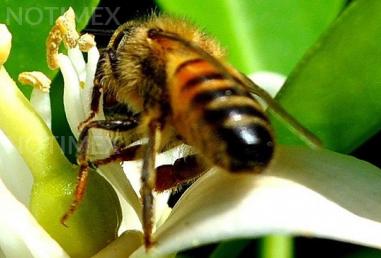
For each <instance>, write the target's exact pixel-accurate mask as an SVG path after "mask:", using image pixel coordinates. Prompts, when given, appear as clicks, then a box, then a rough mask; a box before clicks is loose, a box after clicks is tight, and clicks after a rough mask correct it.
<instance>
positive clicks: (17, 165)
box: [0, 130, 33, 207]
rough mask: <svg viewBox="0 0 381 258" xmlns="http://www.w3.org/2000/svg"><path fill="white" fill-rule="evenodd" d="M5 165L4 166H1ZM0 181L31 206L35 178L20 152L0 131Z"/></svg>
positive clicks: (19, 199)
mask: <svg viewBox="0 0 381 258" xmlns="http://www.w3.org/2000/svg"><path fill="white" fill-rule="evenodd" d="M1 164H3V166H1ZM0 180H2V181H3V182H4V184H5V185H6V186H7V188H8V189H9V190H10V191H11V192H12V193H13V195H14V196H15V197H16V198H17V200H18V201H20V202H22V203H23V204H24V205H25V206H26V207H27V206H28V205H29V200H30V193H31V191H32V183H33V177H32V174H31V172H30V170H29V168H28V166H27V165H26V163H25V161H24V160H23V159H22V157H21V156H20V154H19V152H18V151H17V150H16V148H15V147H14V146H13V144H12V143H11V142H10V141H9V139H8V137H7V136H6V135H5V134H4V133H3V131H1V130H0Z"/></svg>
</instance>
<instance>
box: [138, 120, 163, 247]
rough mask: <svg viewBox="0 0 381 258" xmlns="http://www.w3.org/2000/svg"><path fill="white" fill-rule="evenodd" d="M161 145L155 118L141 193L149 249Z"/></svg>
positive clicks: (144, 159)
mask: <svg viewBox="0 0 381 258" xmlns="http://www.w3.org/2000/svg"><path fill="white" fill-rule="evenodd" d="M159 145H160V123H159V122H157V121H156V120H153V121H151V122H150V123H149V125H148V143H147V145H146V148H145V151H144V154H143V167H142V175H141V180H142V186H141V189H140V195H141V196H142V201H143V231H144V245H145V247H146V248H147V249H148V248H150V247H151V246H152V244H153V241H152V229H153V217H154V211H153V208H154V207H153V202H154V199H153V189H154V188H155V182H156V173H155V156H156V153H157V151H158V147H159Z"/></svg>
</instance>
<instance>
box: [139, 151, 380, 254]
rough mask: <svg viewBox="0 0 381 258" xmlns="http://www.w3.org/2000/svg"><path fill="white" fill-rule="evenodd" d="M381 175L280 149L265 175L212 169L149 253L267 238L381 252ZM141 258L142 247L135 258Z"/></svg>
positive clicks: (361, 165)
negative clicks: (319, 240) (287, 236)
mask: <svg viewBox="0 0 381 258" xmlns="http://www.w3.org/2000/svg"><path fill="white" fill-rule="evenodd" d="M380 199H381V171H380V170H379V169H378V168H376V167H374V166H372V165H370V164H368V163H366V162H363V161H360V160H357V159H355V158H352V157H350V156H346V155H341V154H337V153H334V152H330V151H325V150H320V151H313V150H309V149H305V148H300V147H279V150H278V156H277V158H276V159H275V161H274V162H273V164H272V165H271V167H270V168H269V169H268V171H267V175H260V176H255V175H231V174H228V173H224V172H221V171H217V170H212V171H211V172H209V173H207V174H206V175H204V176H203V177H201V178H200V179H199V180H198V181H196V182H195V184H194V185H193V186H192V187H191V188H190V189H189V190H188V191H187V192H186V193H185V194H184V195H183V197H182V198H181V199H180V200H179V202H178V203H177V205H176V206H175V208H174V209H173V211H172V213H171V215H170V216H169V218H168V220H167V221H166V222H165V223H164V225H163V226H162V227H160V228H159V229H158V231H157V233H156V236H155V238H156V240H157V242H156V245H155V247H154V248H153V249H152V250H151V252H150V253H149V254H148V255H149V256H150V257H157V256H162V255H166V254H170V253H174V252H177V251H179V250H183V249H187V248H192V247H196V246H199V245H202V244H207V243H211V242H216V241H221V240H225V239H231V238H247V237H256V236H261V235H265V234H269V233H292V234H298V235H306V236H318V237H323V238H331V239H336V240H342V241H348V242H352V243H357V244H363V245H367V246H371V247H376V248H381V239H380V237H379V236H380V235H381V223H380V221H381V206H380V205H379V200H380ZM141 256H145V254H144V249H143V248H140V249H139V250H138V251H137V252H135V253H134V255H133V256H132V257H141Z"/></svg>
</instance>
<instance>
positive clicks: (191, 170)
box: [155, 155, 210, 192]
mask: <svg viewBox="0 0 381 258" xmlns="http://www.w3.org/2000/svg"><path fill="white" fill-rule="evenodd" d="M209 168H210V167H209V166H208V165H206V164H205V162H203V161H202V159H200V158H199V157H198V156H197V155H189V156H185V157H182V158H179V159H177V160H176V161H175V162H174V163H173V165H162V166H159V167H157V168H156V184H155V191H157V192H162V191H164V190H167V189H171V188H174V187H176V186H178V185H181V184H183V183H186V182H189V181H190V180H192V179H195V178H197V177H199V176H200V175H202V174H203V173H205V172H206V171H208V170H209Z"/></svg>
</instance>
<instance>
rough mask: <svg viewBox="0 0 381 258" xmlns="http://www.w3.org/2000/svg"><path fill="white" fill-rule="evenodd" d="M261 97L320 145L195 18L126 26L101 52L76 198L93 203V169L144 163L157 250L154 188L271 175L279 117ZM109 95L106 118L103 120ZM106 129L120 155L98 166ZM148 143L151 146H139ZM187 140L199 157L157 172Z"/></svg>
mask: <svg viewBox="0 0 381 258" xmlns="http://www.w3.org/2000/svg"><path fill="white" fill-rule="evenodd" d="M252 94H256V95H258V96H259V97H261V98H262V99H263V100H264V101H265V102H266V103H267V104H268V105H269V106H270V108H271V109H272V110H273V111H275V113H276V114H278V115H280V116H281V117H282V118H284V119H285V120H287V122H288V123H289V124H290V125H291V126H292V127H293V128H294V129H296V130H298V131H299V132H301V135H303V136H304V137H305V138H306V139H307V140H308V141H309V142H311V143H312V144H317V140H316V139H315V138H314V136H313V135H311V134H310V133H309V132H308V131H307V130H306V129H304V128H303V127H302V126H300V125H299V124H298V123H297V122H296V121H295V120H294V119H293V118H292V117H290V116H289V115H288V114H287V113H286V112H285V111H284V110H283V109H282V108H281V107H280V106H279V105H278V104H277V103H276V102H275V101H273V100H272V99H271V97H270V96H269V95H268V94H267V93H266V92H264V91H263V90H262V89H260V88H259V87H258V86H256V85H255V84H254V83H253V82H252V81H250V80H249V79H248V78H247V77H245V76H244V75H242V74H241V73H240V72H238V71H237V70H236V69H234V68H233V67H232V66H231V65H229V64H228V63H227V62H226V61H225V59H224V51H223V50H222V48H221V47H220V46H219V44H218V43H217V42H216V41H215V40H214V39H212V38H211V37H209V36H207V35H206V34H204V33H203V32H202V31H200V30H199V29H198V28H197V27H195V26H193V25H192V24H190V23H189V22H187V21H184V20H181V19H176V18H172V17H168V16H152V17H149V18H148V19H145V20H135V21H130V22H127V23H125V24H123V25H121V26H120V27H119V28H118V29H117V30H116V31H115V32H114V34H113V36H112V37H111V40H110V42H109V44H108V46H107V48H106V49H104V50H103V51H102V53H101V58H100V60H99V62H98V65H97V70H96V74H95V79H94V89H93V93H92V100H91V114H90V116H89V117H88V118H87V119H86V120H85V121H84V122H83V123H82V124H81V125H80V127H81V128H82V131H81V134H80V136H79V140H78V156H77V161H78V163H79V165H80V171H79V180H78V185H77V187H76V194H75V200H74V201H73V203H72V205H71V207H70V209H69V210H68V212H67V213H66V214H65V215H64V217H63V218H62V222H64V221H65V220H67V218H68V217H69V216H70V215H71V214H72V213H73V212H74V211H75V209H76V208H77V206H78V204H79V203H80V201H81V200H82V198H83V195H84V192H85V188H86V182H87V175H88V170H89V167H90V166H99V165H101V164H107V163H109V162H115V161H127V160H134V159H142V160H143V167H142V174H141V180H142V188H141V196H142V202H143V213H142V214H143V230H144V243H145V246H146V247H147V248H149V247H150V246H152V244H153V243H154V240H153V239H152V228H153V216H154V212H153V201H154V199H153V194H152V193H153V191H164V190H167V189H171V188H174V187H176V186H178V185H179V184H182V183H184V182H188V181H190V180H193V179H194V178H197V177H198V176H200V175H201V174H202V173H204V172H205V171H207V170H208V169H209V168H210V167H212V166H217V167H219V168H221V169H222V170H225V171H227V172H229V173H261V172H262V171H263V170H264V169H265V168H266V167H267V166H268V164H269V163H270V162H271V160H272V157H273V153H274V147H275V144H274V136H273V132H272V129H271V125H270V121H269V119H268V117H267V116H266V114H265V113H264V110H263V108H262V107H261V106H260V105H259V103H258V101H257V100H256V99H255V98H254V97H253V95H252ZM101 98H103V110H104V113H105V120H93V118H94V117H95V115H96V114H97V113H98V112H99V110H100V103H101ZM94 129H101V130H106V131H108V132H109V135H110V137H111V139H112V140H113V142H114V145H115V150H114V153H113V154H111V155H110V156H109V157H107V158H104V159H99V160H89V157H88V153H87V152H88V146H89V139H88V138H89V131H90V130H94ZM141 138H148V141H147V143H145V144H140V145H133V146H130V145H131V143H133V142H134V141H136V140H138V139H141ZM180 144H186V145H189V146H191V147H192V149H193V150H194V154H191V155H189V156H185V157H182V158H179V159H178V160H176V161H175V163H174V164H173V165H163V166H160V167H157V168H155V155H156V154H157V153H160V152H163V151H165V150H167V149H169V148H172V147H174V146H178V145H180Z"/></svg>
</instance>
